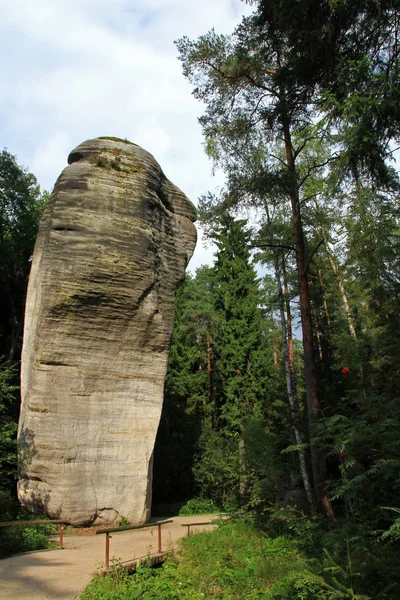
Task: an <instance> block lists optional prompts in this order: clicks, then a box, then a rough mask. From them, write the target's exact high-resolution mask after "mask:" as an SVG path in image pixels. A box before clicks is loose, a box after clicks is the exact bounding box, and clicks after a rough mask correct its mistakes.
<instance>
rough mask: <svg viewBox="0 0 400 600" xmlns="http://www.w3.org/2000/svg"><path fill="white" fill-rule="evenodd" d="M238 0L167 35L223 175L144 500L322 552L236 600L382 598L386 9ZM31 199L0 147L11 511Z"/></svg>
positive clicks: (399, 23)
mask: <svg viewBox="0 0 400 600" xmlns="http://www.w3.org/2000/svg"><path fill="white" fill-rule="evenodd" d="M248 3H249V4H252V5H253V9H254V11H253V13H252V14H251V15H250V16H247V17H244V18H243V19H242V22H241V23H240V25H239V26H238V27H237V28H236V30H235V31H234V32H232V34H231V35H220V34H218V33H217V32H216V31H214V30H211V31H210V32H208V33H206V34H205V35H203V36H200V37H199V38H198V39H196V40H190V39H188V38H186V37H182V38H181V39H179V40H178V41H177V42H176V46H177V50H178V52H179V57H180V61H181V63H182V69H183V74H184V76H185V77H186V78H187V80H188V81H189V83H190V85H191V86H192V93H193V95H194V96H195V98H196V99H198V100H199V102H201V103H202V107H203V115H202V117H201V118H200V123H201V126H202V130H203V134H204V148H205V151H206V153H207V154H208V156H209V157H210V159H211V161H212V164H213V166H214V168H215V169H220V170H222V171H223V172H224V174H225V176H226V184H225V187H224V189H223V190H221V192H220V193H218V194H212V193H209V194H206V195H204V196H203V197H202V198H200V199H199V205H198V213H199V222H200V224H201V226H202V227H203V229H204V231H205V233H206V238H207V240H208V241H209V242H213V243H214V244H215V246H216V248H217V251H216V257H215V264H214V265H213V266H212V267H208V266H203V267H201V268H199V269H198V270H197V271H196V273H195V275H187V277H186V280H185V282H184V283H183V285H182V286H181V287H180V289H179V290H178V292H177V295H176V314H175V328H174V332H173V337H172V345H171V351H170V357H169V365H168V374H167V379H166V384H165V398H164V408H163V414H162V419H161V424H160V428H159V432H158V436H157V442H156V449H155V464H154V490H153V495H154V498H153V502H154V507H155V508H156V507H157V506H160V505H163V506H166V505H169V506H173V505H177V504H183V503H185V502H187V501H188V500H190V501H191V502H192V505H194V506H195V505H196V503H197V504H198V506H204V507H206V508H207V509H208V508H210V507H211V508H216V509H218V510H224V511H227V512H232V513H234V514H235V515H239V517H237V518H240V519H242V520H243V521H245V522H246V523H251V525H252V527H255V528H256V529H257V530H259V531H262V532H263V533H264V535H267V536H268V537H270V538H272V539H274V538H275V537H278V536H281V537H282V536H283V537H284V538H285V539H286V540H292V541H293V544H297V546H296V548H300V549H301V551H302V552H303V553H304V556H307V557H308V558H309V559H310V560H311V559H312V560H317V559H318V560H319V561H320V562H319V566H318V567H315V568H316V571H315V572H318V573H323V577H324V581H325V583H321V581H322V580H321V581H320V582H319V583H318V581H317V579H315V578H314V579H312V578H310V579H309V583H308V588H307V589H306V587H307V586H305V587H303V588H302V590H300V591H299V590H298V591H297V592H296V594H297V595H295V592H291V593H292V595H290V594H289V592H288V591H287V590H286V591H285V593H286V595H276V596H263V595H259V596H258V595H254V596H251V597H254V598H264V597H271V598H305V599H308V598H310V599H311V598H332V599H336V598H364V599H368V598H371V599H372V598H382V599H384V598H398V597H400V573H399V569H398V551H399V543H400V502H399V491H400V476H399V473H400V402H399V393H398V387H399V386H398V380H399V375H400V372H399V371H400V349H399V342H398V340H399V334H400V315H399V299H400V252H399V250H400V236H399V234H400V228H399V216H400V214H399V200H398V198H399V191H400V180H399V172H398V165H397V161H396V159H397V157H398V146H399V141H400V129H399V125H400V112H399V110H400V109H399V107H400V72H399V66H400V63H399V57H400V45H399V44H400V42H399V37H398V36H399V33H400V29H399V28H400V12H399V8H400V7H399V5H398V3H397V1H396V0H379V1H378V2H377V1H376V0H364V2H362V3H361V2H359V1H357V0H318V1H316V0H281V1H279V0H253V1H249V2H248ZM46 198H47V194H46V193H43V192H41V191H40V188H39V186H38V184H37V181H36V179H35V177H34V175H32V174H31V173H29V172H27V171H26V170H25V169H24V168H22V167H21V166H19V165H18V163H17V160H16V158H15V157H14V156H13V155H12V154H10V153H9V152H8V151H7V150H3V151H2V152H1V154H0V278H1V287H0V306H1V311H0V315H1V317H0V355H1V356H2V358H1V364H0V506H1V508H2V513H3V515H7V516H8V518H15V517H16V516H17V514H18V508H17V505H16V500H15V492H14V488H15V481H16V477H17V465H16V458H15V453H16V452H15V435H16V427H17V420H18V411H19V395H18V385H19V384H18V371H19V360H20V351H21V341H22V340H21V335H22V325H23V311H24V300H25V293H26V285H27V279H28V275H29V267H30V257H31V255H32V252H33V246H34V242H35V236H36V233H37V228H38V223H39V220H40V215H41V212H42V210H43V207H44V204H45V201H46ZM324 553H325V554H324ZM323 555H324V556H325V558H326V557H328V558H326V561H325V562H324V559H323V558H321V556H323ZM318 569H319V570H318ZM315 577H317V576H315ZM318 577H319V576H318ZM318 585H320V587H318ZM324 585H325V586H326V587H324ZM321 586H322V587H321ZM299 589H300V588H299ZM321 590H322V591H321ZM122 597H125V596H121V598H122ZM132 597H133V596H132ZM135 597H136V596H135ZM138 597H139V596H138ZM140 597H142V596H140ZM143 597H146V598H147V596H143ZM149 597H150V596H149ZM159 597H163V596H159ZM165 597H171V598H172V597H175V596H165ZM177 597H178V596H177ZM180 597H182V598H183V597H186V596H184V595H181V596H180ZM187 597H188V598H189V597H191V598H192V597H193V598H197V597H198V596H190V595H188V596H187ZM199 597H200V596H199ZM207 597H221V598H225V597H226V598H231V597H232V598H234V597H243V598H244V597H248V596H246V595H243V596H241V595H236V596H235V595H234V594H233V595H232V596H228V595H227V596H218V595H210V596H207ZM249 597H250V596H249Z"/></svg>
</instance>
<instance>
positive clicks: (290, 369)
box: [264, 203, 314, 506]
mask: <svg viewBox="0 0 400 600" xmlns="http://www.w3.org/2000/svg"><path fill="white" fill-rule="evenodd" d="M264 208H265V212H266V216H267V223H268V225H269V227H270V228H271V219H270V215H269V210H268V205H267V204H266V203H264ZM274 268H275V279H276V284H277V287H278V297H279V312H280V320H281V334H282V348H283V360H284V365H285V377H286V390H287V395H288V400H289V406H290V414H291V417H292V422H293V430H294V437H295V440H296V444H297V445H298V446H302V445H303V440H302V436H301V433H300V429H299V422H300V410H299V405H298V401H297V390H296V371H295V366H294V348H293V336H292V315H291V310H290V301H289V293H288V288H287V281H286V276H285V274H286V272H285V268H284V260H283V259H282V273H283V276H284V286H285V296H286V314H287V323H286V319H285V297H284V294H283V290H282V281H281V275H280V270H279V259H278V256H277V254H275V256H274ZM286 324H287V325H288V327H286ZM289 325H290V328H289ZM290 349H291V352H290ZM299 463H300V474H301V478H302V481H303V485H304V490H305V492H306V495H307V499H308V501H309V503H310V504H311V506H314V498H313V491H312V485H311V483H310V478H309V476H308V470H307V465H306V459H305V452H304V449H303V448H299Z"/></svg>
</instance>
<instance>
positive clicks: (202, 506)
mask: <svg viewBox="0 0 400 600" xmlns="http://www.w3.org/2000/svg"><path fill="white" fill-rule="evenodd" d="M220 510H221V509H220V507H219V506H217V505H216V504H215V502H214V501H213V500H210V499H209V498H192V499H191V500H188V501H187V502H186V503H185V504H184V505H183V506H182V507H181V508H180V510H179V516H180V517H189V516H190V515H205V514H210V513H216V512H219V511H220Z"/></svg>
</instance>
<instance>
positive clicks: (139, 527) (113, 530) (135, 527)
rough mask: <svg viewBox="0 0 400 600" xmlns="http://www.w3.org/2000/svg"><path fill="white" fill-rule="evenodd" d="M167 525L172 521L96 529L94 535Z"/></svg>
mask: <svg viewBox="0 0 400 600" xmlns="http://www.w3.org/2000/svg"><path fill="white" fill-rule="evenodd" d="M167 523H173V519H169V520H168V521H154V522H153V523H144V524H143V525H124V526H123V527H109V528H107V529H97V531H96V534H99V533H115V532H117V531H128V530H129V529H145V528H146V527H156V526H157V525H166V524H167Z"/></svg>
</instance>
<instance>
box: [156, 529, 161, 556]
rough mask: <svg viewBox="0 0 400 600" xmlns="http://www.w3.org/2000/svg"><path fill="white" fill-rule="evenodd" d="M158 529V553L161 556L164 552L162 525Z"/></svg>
mask: <svg viewBox="0 0 400 600" xmlns="http://www.w3.org/2000/svg"><path fill="white" fill-rule="evenodd" d="M157 528H158V532H157V533H158V553H159V554H161V552H162V546H161V525H160V524H158V525H157Z"/></svg>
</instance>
